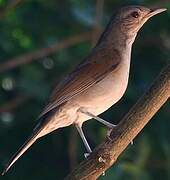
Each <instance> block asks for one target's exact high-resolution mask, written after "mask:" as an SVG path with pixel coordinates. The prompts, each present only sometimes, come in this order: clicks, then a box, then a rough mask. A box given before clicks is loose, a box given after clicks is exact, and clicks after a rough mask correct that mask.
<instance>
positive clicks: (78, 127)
mask: <svg viewBox="0 0 170 180" xmlns="http://www.w3.org/2000/svg"><path fill="white" fill-rule="evenodd" d="M75 126H76V128H77V131H78V132H79V134H80V137H81V139H82V141H83V143H84V145H85V147H86V150H87V153H85V154H84V156H85V158H87V157H88V156H89V155H90V153H91V152H92V150H91V148H90V146H89V144H88V142H87V139H86V137H85V135H84V132H83V130H82V126H81V125H79V124H75Z"/></svg>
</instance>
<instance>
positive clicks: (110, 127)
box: [79, 108, 116, 129]
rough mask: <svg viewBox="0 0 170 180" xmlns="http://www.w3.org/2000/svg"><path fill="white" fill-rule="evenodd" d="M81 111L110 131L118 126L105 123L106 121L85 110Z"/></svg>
mask: <svg viewBox="0 0 170 180" xmlns="http://www.w3.org/2000/svg"><path fill="white" fill-rule="evenodd" d="M79 111H80V112H81V113H84V114H86V115H87V116H89V117H91V118H93V119H95V120H97V121H99V122H100V123H102V124H104V125H105V126H107V127H108V128H109V129H113V128H114V127H115V126H116V125H115V124H112V123H109V122H107V121H105V120H104V119H102V118H100V117H98V116H95V115H93V114H92V113H90V112H88V111H86V110H85V109H84V108H80V109H79Z"/></svg>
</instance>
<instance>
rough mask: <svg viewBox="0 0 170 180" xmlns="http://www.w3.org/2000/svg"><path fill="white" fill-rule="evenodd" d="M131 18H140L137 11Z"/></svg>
mask: <svg viewBox="0 0 170 180" xmlns="http://www.w3.org/2000/svg"><path fill="white" fill-rule="evenodd" d="M131 16H132V17H134V18H138V17H139V13H138V12H137V11H134V12H132V14H131Z"/></svg>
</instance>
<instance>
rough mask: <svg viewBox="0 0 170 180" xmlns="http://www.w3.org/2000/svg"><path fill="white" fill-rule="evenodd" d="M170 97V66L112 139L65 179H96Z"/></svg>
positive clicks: (108, 139)
mask: <svg viewBox="0 0 170 180" xmlns="http://www.w3.org/2000/svg"><path fill="white" fill-rule="evenodd" d="M169 97H170V64H169V65H167V67H166V68H165V69H163V71H162V72H161V73H160V74H159V76H158V77H157V78H156V80H155V81H154V82H153V84H152V85H151V87H150V88H149V89H148V90H147V92H146V93H145V94H144V95H143V96H142V97H141V98H140V99H139V100H138V102H137V103H136V104H135V105H134V106H133V107H132V109H131V110H130V111H129V113H128V114H127V115H126V116H125V117H124V118H123V119H122V120H121V121H120V123H119V124H118V126H116V127H115V128H114V129H113V130H112V132H111V134H110V136H109V137H107V138H106V139H105V141H104V142H103V143H101V144H100V145H99V146H98V147H97V148H96V149H95V150H94V152H93V153H92V154H91V155H90V156H89V158H88V159H87V160H84V161H83V162H82V163H80V164H79V166H78V167H76V168H75V169H74V170H73V172H71V173H70V174H69V175H68V176H67V177H66V178H65V180H68V179H69V180H94V179H97V178H98V177H99V176H100V175H101V174H102V173H103V172H104V171H106V170H107V169H108V168H109V167H110V166H112V165H113V164H114V163H115V162H116V160H117V158H118V157H119V155H120V154H121V153H122V152H123V151H124V150H125V148H126V147H127V146H128V144H129V143H130V142H131V141H132V140H133V139H134V138H135V137H136V136H137V134H138V133H139V132H140V131H141V130H142V129H143V127H144V126H145V125H146V124H147V123H148V122H149V120H150V119H151V118H152V117H153V116H154V114H155V113H156V112H157V111H158V110H159V109H160V108H161V106H162V105H163V104H164V103H165V102H166V101H167V100H168V98H169Z"/></svg>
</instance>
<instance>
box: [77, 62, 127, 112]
mask: <svg viewBox="0 0 170 180" xmlns="http://www.w3.org/2000/svg"><path fill="white" fill-rule="evenodd" d="M128 77H129V63H122V64H121V65H120V67H119V68H118V69H117V70H116V71H114V72H112V73H110V74H109V75H108V76H106V77H105V78H104V79H103V80H102V81H100V82H99V83H97V84H96V85H94V86H93V87H91V88H89V89H88V90H87V91H85V92H83V93H82V94H81V95H79V96H77V97H76V98H75V99H74V102H75V103H76V104H79V106H80V107H85V108H86V109H88V111H89V112H91V113H93V114H94V115H99V114H101V113H102V112H104V111H106V110H107V109H108V108H110V107H111V106H112V105H113V104H115V103H116V102H117V101H118V100H119V99H120V98H121V97H122V96H123V94H124V92H125V90H126V88H127V84H128Z"/></svg>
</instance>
